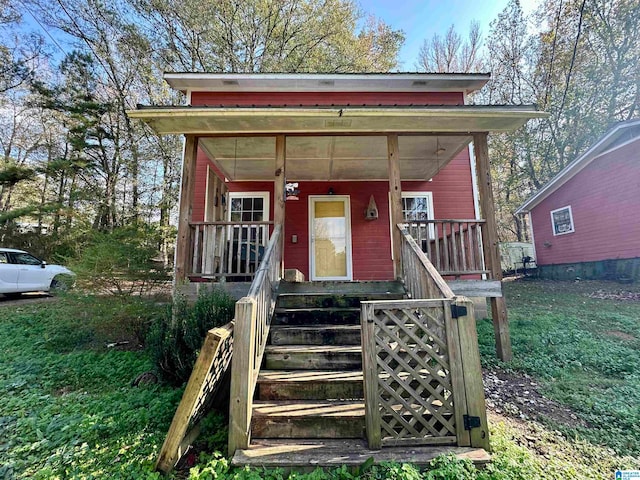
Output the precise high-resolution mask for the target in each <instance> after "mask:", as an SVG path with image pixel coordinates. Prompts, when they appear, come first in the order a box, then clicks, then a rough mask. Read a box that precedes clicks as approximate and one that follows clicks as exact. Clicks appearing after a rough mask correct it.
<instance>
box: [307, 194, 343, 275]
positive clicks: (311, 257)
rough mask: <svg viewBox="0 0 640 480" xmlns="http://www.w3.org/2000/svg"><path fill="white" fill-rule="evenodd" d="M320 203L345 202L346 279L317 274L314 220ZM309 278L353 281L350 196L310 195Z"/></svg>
mask: <svg viewBox="0 0 640 480" xmlns="http://www.w3.org/2000/svg"><path fill="white" fill-rule="evenodd" d="M316 200H319V201H325V202H326V201H336V202H337V201H342V202H344V214H345V224H346V232H345V235H346V240H347V241H346V249H347V275H346V276H345V277H317V276H316V274H315V271H316V265H315V256H314V254H313V253H314V252H313V250H314V249H313V247H314V236H313V219H314V212H315V209H314V208H313V207H314V203H315V202H316ZM309 276H310V280H311V281H319V280H347V281H351V280H353V256H352V253H351V197H350V196H349V195H309Z"/></svg>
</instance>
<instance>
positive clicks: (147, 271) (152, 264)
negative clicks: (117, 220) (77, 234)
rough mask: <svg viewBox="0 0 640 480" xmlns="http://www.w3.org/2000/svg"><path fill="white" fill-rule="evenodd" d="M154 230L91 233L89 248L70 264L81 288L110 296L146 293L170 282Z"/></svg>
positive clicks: (121, 229) (149, 228) (135, 228)
mask: <svg viewBox="0 0 640 480" xmlns="http://www.w3.org/2000/svg"><path fill="white" fill-rule="evenodd" d="M157 243H158V241H157V235H156V233H155V231H154V229H153V228H152V227H148V226H142V225H138V226H128V227H120V228H116V229H115V230H113V232H110V233H106V232H97V231H94V232H92V233H91V234H90V235H89V236H88V238H87V239H86V246H85V247H84V248H83V249H82V251H81V252H80V253H79V254H78V258H77V259H76V260H75V261H74V262H73V263H72V264H71V265H70V267H71V269H72V270H74V271H75V272H76V273H77V275H78V278H77V282H78V284H79V285H80V286H83V287H86V288H89V289H95V290H98V291H102V292H106V293H111V294H114V295H121V296H124V295H130V294H132V293H139V294H142V293H145V292H147V291H149V290H150V289H152V288H153V287H155V286H157V285H158V284H159V283H162V282H165V281H166V280H167V279H168V275H167V271H166V269H165V267H164V266H163V265H162V264H161V263H159V262H157V261H155V260H154V258H155V257H156V256H157V255H158V250H157Z"/></svg>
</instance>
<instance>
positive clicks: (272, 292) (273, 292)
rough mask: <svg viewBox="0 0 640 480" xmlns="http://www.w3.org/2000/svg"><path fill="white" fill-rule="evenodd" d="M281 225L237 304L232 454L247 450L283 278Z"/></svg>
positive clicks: (232, 371)
mask: <svg viewBox="0 0 640 480" xmlns="http://www.w3.org/2000/svg"><path fill="white" fill-rule="evenodd" d="M281 232H282V226H281V225H276V227H275V228H274V230H273V235H272V236H271V240H269V245H268V246H267V249H266V251H265V255H264V258H263V260H262V262H261V263H260V266H259V267H258V270H257V271H256V274H255V278H254V279H253V282H252V283H251V287H250V288H249V293H248V294H247V296H246V297H243V298H241V299H240V300H238V302H236V313H235V329H234V339H233V340H234V352H233V360H232V364H231V393H230V397H231V401H230V408H229V455H233V453H234V452H235V451H236V450H237V449H244V448H248V446H249V438H250V432H251V413H252V406H253V405H252V403H253V402H252V400H253V393H254V390H255V387H256V381H257V378H258V373H259V372H260V364H261V362H262V355H263V354H264V349H265V346H266V343H267V336H268V335H269V326H270V323H271V316H272V315H273V311H274V309H275V301H276V296H277V289H278V284H279V282H280V279H281V278H282V269H281V266H282V242H281V241H280V237H281Z"/></svg>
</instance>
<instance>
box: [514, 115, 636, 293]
mask: <svg viewBox="0 0 640 480" xmlns="http://www.w3.org/2000/svg"><path fill="white" fill-rule="evenodd" d="M639 192H640V120H630V121H626V122H622V123H619V124H617V125H615V126H614V127H613V128H612V129H611V130H609V131H608V132H607V133H606V134H605V135H604V136H603V137H602V138H600V139H599V140H598V141H597V142H596V143H595V144H594V145H593V146H592V147H591V148H589V149H588V150H587V151H586V152H585V153H584V154H583V155H581V156H580V157H578V158H577V159H575V160H574V161H573V162H571V163H570V164H568V165H567V166H566V167H565V168H564V169H563V170H562V171H561V172H560V173H558V175H556V176H555V177H554V178H553V179H552V180H551V181H550V182H549V183H547V184H546V185H545V186H544V187H543V188H542V189H541V190H540V191H539V192H538V193H536V194H535V195H533V196H532V197H531V198H530V199H529V200H527V201H526V202H525V203H524V204H523V205H522V206H521V207H520V208H518V210H517V211H516V214H528V215H529V225H530V228H531V232H532V238H533V239H534V244H535V250H536V261H537V264H538V269H539V273H540V275H541V276H542V277H544V278H553V279H575V278H576V277H580V278H585V279H602V278H607V279H628V280H629V281H630V280H631V279H635V280H640V215H639V212H640V195H639Z"/></svg>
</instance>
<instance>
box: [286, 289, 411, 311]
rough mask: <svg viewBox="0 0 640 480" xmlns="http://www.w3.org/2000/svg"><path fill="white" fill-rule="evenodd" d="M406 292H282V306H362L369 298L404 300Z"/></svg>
mask: <svg viewBox="0 0 640 480" xmlns="http://www.w3.org/2000/svg"><path fill="white" fill-rule="evenodd" d="M403 298H405V294H404V293H387V292H381V293H361V294H347V293H328V292H320V293H318V292H312V293H280V294H279V295H278V307H280V308H337V307H342V308H350V307H351V308H360V302H363V301H367V300H402V299H403Z"/></svg>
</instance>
